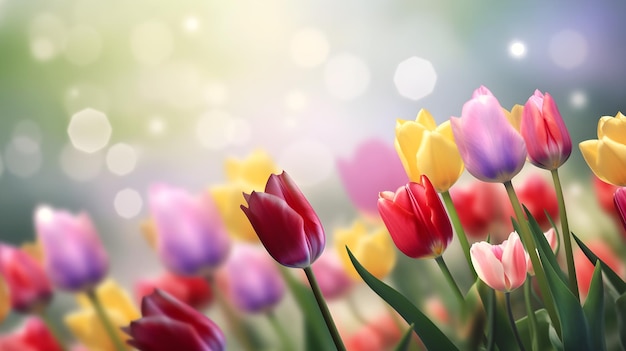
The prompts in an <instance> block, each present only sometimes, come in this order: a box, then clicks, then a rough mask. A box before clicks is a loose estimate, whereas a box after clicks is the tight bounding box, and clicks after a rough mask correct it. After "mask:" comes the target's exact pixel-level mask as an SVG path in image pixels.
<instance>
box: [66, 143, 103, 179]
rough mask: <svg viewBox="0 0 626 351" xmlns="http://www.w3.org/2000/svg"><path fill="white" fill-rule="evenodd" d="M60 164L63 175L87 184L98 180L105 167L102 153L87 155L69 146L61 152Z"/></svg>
mask: <svg viewBox="0 0 626 351" xmlns="http://www.w3.org/2000/svg"><path fill="white" fill-rule="evenodd" d="M59 163H60V165H61V169H62V170H63V173H65V175H67V176H68V177H69V178H70V179H72V180H76V181H79V182H85V181H88V180H91V179H94V178H96V177H97V176H98V175H99V174H100V173H101V171H102V168H103V166H104V156H103V155H102V153H101V152H95V153H87V152H84V151H80V150H77V149H76V148H75V147H74V146H72V145H71V144H67V145H65V146H64V147H63V149H62V150H61V154H60V155H59Z"/></svg>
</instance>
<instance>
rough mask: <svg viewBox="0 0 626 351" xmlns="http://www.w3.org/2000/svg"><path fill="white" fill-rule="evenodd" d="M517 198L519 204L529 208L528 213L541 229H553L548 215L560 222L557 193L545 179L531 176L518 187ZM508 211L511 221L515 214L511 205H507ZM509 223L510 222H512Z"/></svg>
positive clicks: (534, 174) (534, 175) (535, 175)
mask: <svg viewBox="0 0 626 351" xmlns="http://www.w3.org/2000/svg"><path fill="white" fill-rule="evenodd" d="M517 196H518V198H519V202H520V203H522V204H523V205H524V206H526V208H528V211H529V212H530V214H531V215H532V216H533V218H535V220H536V221H537V223H538V224H539V226H540V227H541V229H543V230H548V229H549V228H551V227H552V224H551V223H550V220H549V219H548V215H549V216H550V218H552V220H553V221H555V222H556V221H558V219H559V203H558V200H557V197H556V192H555V191H554V187H552V186H551V185H550V182H549V181H548V180H546V179H545V178H543V177H541V176H540V175H538V174H536V173H533V174H530V175H529V176H528V177H526V178H525V179H524V180H523V182H522V183H521V184H520V185H519V186H518V187H517ZM507 209H508V211H509V212H508V213H507V216H506V217H507V219H510V218H511V216H512V215H513V214H514V213H513V208H512V207H511V206H510V203H509V204H508V205H507ZM546 212H547V215H546ZM507 222H510V220H508V221H507Z"/></svg>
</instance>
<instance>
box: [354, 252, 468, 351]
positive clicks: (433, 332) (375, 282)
mask: <svg viewBox="0 0 626 351" xmlns="http://www.w3.org/2000/svg"><path fill="white" fill-rule="evenodd" d="M346 250H348V256H350V261H352V265H354V268H355V269H356V271H357V272H358V273H359V275H360V276H361V278H362V279H363V280H364V281H365V283H366V284H367V285H368V286H369V287H370V288H371V289H372V290H373V291H374V292H375V293H376V294H378V296H380V297H381V298H382V299H383V300H385V301H386V302H387V303H388V304H389V305H391V307H393V308H394V309H395V310H396V311H397V312H398V313H399V314H400V315H401V316H402V318H404V320H405V321H406V322H407V323H409V324H412V325H413V330H414V331H415V333H417V335H418V336H419V337H420V339H421V340H422V343H424V345H425V346H426V348H427V349H429V350H458V348H457V347H456V346H455V345H454V344H453V343H452V341H450V339H448V337H447V336H446V335H445V334H444V333H443V332H442V331H441V330H439V328H437V326H436V325H435V324H434V323H433V322H432V321H431V320H430V319H428V317H426V315H424V313H422V311H420V310H419V309H418V308H417V307H415V305H413V304H412V303H411V301H409V300H408V299H407V298H406V297H404V296H403V295H402V294H400V293H399V292H398V291H396V290H395V289H394V288H392V287H390V286H389V285H387V284H385V283H383V282H382V281H380V280H379V279H378V278H376V277H374V276H373V275H372V274H371V273H369V272H368V271H367V270H366V269H365V268H364V267H363V266H362V265H361V264H360V263H359V261H358V260H357V259H356V258H355V257H354V256H353V255H352V252H350V249H349V248H348V247H347V246H346Z"/></svg>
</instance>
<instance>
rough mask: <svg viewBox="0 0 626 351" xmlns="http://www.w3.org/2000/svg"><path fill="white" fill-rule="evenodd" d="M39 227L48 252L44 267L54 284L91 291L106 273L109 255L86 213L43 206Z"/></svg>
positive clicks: (37, 215)
mask: <svg viewBox="0 0 626 351" xmlns="http://www.w3.org/2000/svg"><path fill="white" fill-rule="evenodd" d="M35 227H36V231H37V236H38V238H39V241H40V242H41V245H42V249H43V252H44V267H45V269H46V272H47V274H48V277H49V278H50V281H51V282H52V284H53V285H54V286H57V287H59V288H61V289H65V290H68V291H73V292H79V291H87V290H90V289H92V288H93V287H95V286H96V285H97V284H98V283H99V282H100V281H102V279H103V278H104V277H105V276H106V274H107V271H108V268H109V258H108V255H107V253H106V251H105V250H104V246H103V245H102V243H101V242H100V238H99V237H98V233H97V231H96V228H95V227H94V225H93V223H92V222H91V219H90V218H89V216H88V215H87V214H86V213H81V214H79V215H77V216H74V215H72V214H71V213H69V212H66V211H56V210H54V209H52V208H50V207H47V206H40V207H38V208H37V210H36V211H35Z"/></svg>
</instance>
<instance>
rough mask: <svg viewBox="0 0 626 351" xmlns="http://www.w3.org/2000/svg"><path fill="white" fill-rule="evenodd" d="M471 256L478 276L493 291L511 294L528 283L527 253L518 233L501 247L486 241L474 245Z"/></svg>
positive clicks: (512, 235)
mask: <svg viewBox="0 0 626 351" xmlns="http://www.w3.org/2000/svg"><path fill="white" fill-rule="evenodd" d="M470 256H471V259H472V265H473V266H474V269H475V270H476V274H478V277H479V278H480V279H481V280H482V281H483V282H485V284H487V285H489V286H490V287H491V288H492V289H495V290H498V291H502V292H511V291H513V290H515V289H517V288H519V287H520V286H522V284H524V282H525V281H526V273H527V271H528V265H527V258H526V251H525V250H524V245H522V241H521V240H520V238H519V236H518V235H517V233H516V232H512V233H511V235H509V238H508V239H507V240H504V241H503V242H502V243H501V244H499V245H491V244H489V243H488V242H486V241H481V242H478V243H474V244H472V247H471V248H470Z"/></svg>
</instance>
